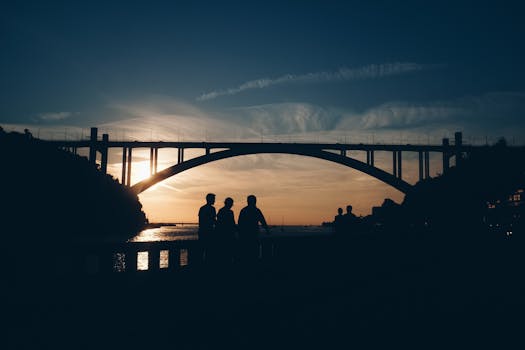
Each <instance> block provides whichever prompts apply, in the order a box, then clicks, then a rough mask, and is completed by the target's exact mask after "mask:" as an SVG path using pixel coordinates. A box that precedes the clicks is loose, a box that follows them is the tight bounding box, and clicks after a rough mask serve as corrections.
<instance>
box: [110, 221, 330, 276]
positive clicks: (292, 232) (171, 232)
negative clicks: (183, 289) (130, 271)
mask: <svg viewBox="0 0 525 350" xmlns="http://www.w3.org/2000/svg"><path fill="white" fill-rule="evenodd" d="M197 232H198V225H196V224H177V225H170V226H160V227H155V228H148V229H145V230H143V231H141V232H140V233H139V234H138V235H137V236H135V237H133V238H132V239H130V240H129V241H128V242H162V241H184V240H196V239H198V234H197ZM331 233H332V229H331V228H330V227H326V226H313V225H312V226H270V235H271V236H272V237H306V236H326V235H330V234H331ZM148 254H149V253H148V252H146V251H144V252H138V253H137V269H138V270H148ZM168 254H169V252H167V251H161V252H160V256H159V260H160V266H161V268H166V267H168V260H169V255H168ZM123 260H124V255H123V254H116V256H115V261H114V269H115V270H116V271H123V270H124V269H125V268H124V263H123ZM179 263H180V265H181V266H185V265H187V264H188V251H187V250H186V249H181V250H180V262H179Z"/></svg>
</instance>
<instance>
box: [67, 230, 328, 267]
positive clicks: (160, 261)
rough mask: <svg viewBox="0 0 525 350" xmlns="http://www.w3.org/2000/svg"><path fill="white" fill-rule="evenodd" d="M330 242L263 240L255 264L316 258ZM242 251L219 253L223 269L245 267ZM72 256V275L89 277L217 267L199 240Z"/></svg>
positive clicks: (97, 247) (87, 250)
mask: <svg viewBox="0 0 525 350" xmlns="http://www.w3.org/2000/svg"><path fill="white" fill-rule="evenodd" d="M330 240H331V236H330V235H323V236H315V237H275V236H273V237H272V236H268V237H264V238H262V239H261V240H260V241H259V243H258V252H256V256H255V259H254V260H255V261H257V263H263V264H264V263H278V262H279V261H281V260H283V259H284V258H290V257H292V256H293V257H297V256H298V255H297V252H298V251H303V253H304V254H306V255H312V256H313V255H315V251H316V250H318V249H323V247H326V243H328V242H329V241H330ZM240 249H242V248H239V247H236V246H235V245H234V246H233V247H231V249H224V250H222V251H220V252H219V254H220V255H221V256H220V257H219V258H220V262H221V264H222V266H223V267H225V268H228V266H229V265H234V264H243V261H241V260H240V258H239V257H240V256H242V255H243V252H242V251H240ZM306 252H308V253H306ZM70 254H72V255H73V256H74V259H72V260H73V261H74V263H73V266H72V268H71V269H70V270H71V272H73V273H76V274H87V275H107V274H130V273H165V272H177V271H181V270H184V269H192V268H195V267H199V266H203V265H211V264H215V263H216V261H215V260H211V259H209V258H208V257H207V252H206V250H205V249H203V246H202V245H201V244H200V242H198V241H197V240H181V241H161V242H125V243H96V244H95V243H92V244H84V245H79V246H77V247H75V248H74V249H73V250H72V252H70ZM304 254H302V255H304Z"/></svg>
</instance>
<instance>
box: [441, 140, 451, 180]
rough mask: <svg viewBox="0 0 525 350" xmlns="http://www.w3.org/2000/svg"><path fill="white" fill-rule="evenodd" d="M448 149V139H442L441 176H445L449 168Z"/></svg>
mask: <svg viewBox="0 0 525 350" xmlns="http://www.w3.org/2000/svg"><path fill="white" fill-rule="evenodd" d="M448 148H449V140H448V138H444V139H443V153H442V155H443V174H445V173H446V172H447V171H448V169H449V168H450V152H449V151H448Z"/></svg>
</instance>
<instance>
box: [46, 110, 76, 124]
mask: <svg viewBox="0 0 525 350" xmlns="http://www.w3.org/2000/svg"><path fill="white" fill-rule="evenodd" d="M72 115H73V113H71V112H53V113H41V114H39V115H38V119H39V120H42V121H45V122H55V121H59V120H64V119H67V118H70V117H71V116H72Z"/></svg>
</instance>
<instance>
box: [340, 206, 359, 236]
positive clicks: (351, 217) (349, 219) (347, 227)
mask: <svg viewBox="0 0 525 350" xmlns="http://www.w3.org/2000/svg"><path fill="white" fill-rule="evenodd" d="M343 219H344V220H343V223H344V231H345V232H346V233H350V232H352V231H355V229H356V226H357V216H355V214H354V213H352V206H351V205H347V206H346V214H345V215H343Z"/></svg>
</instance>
